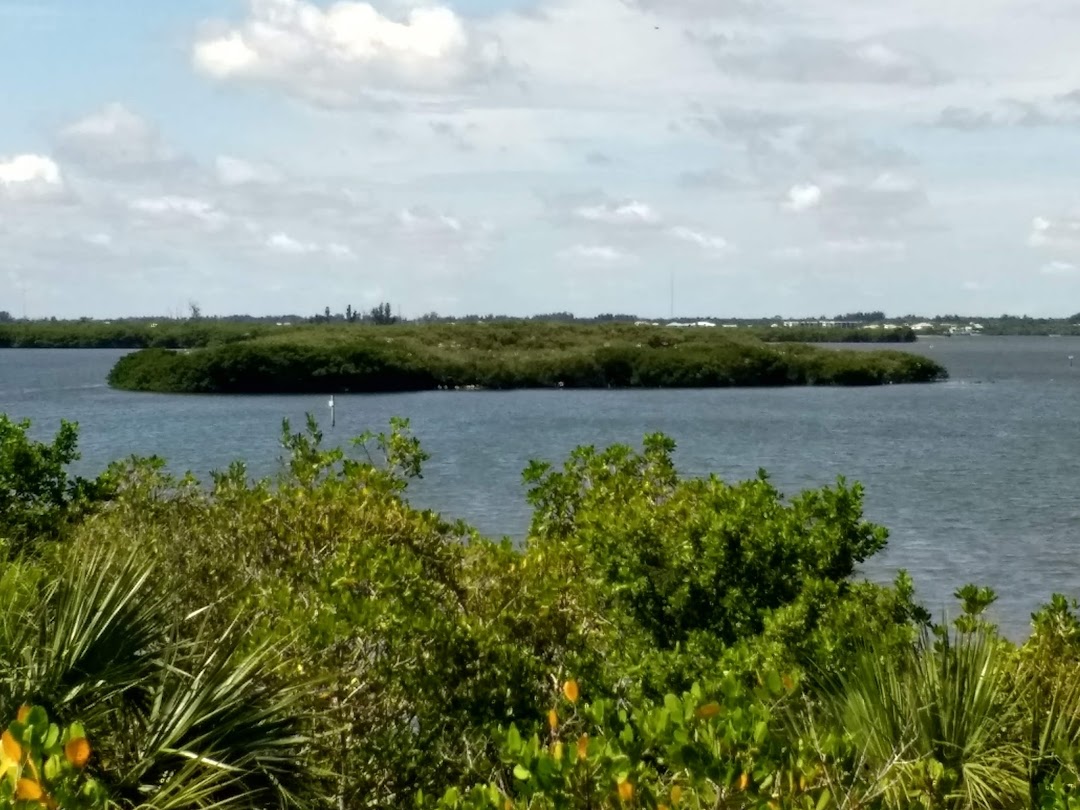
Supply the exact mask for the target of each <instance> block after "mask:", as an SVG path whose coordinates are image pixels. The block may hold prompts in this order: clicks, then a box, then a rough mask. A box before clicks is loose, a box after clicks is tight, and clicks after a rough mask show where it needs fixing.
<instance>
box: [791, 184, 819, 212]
mask: <svg viewBox="0 0 1080 810" xmlns="http://www.w3.org/2000/svg"><path fill="white" fill-rule="evenodd" d="M820 204H821V188H820V187H819V186H816V185H814V184H813V183H804V184H800V185H797V186H792V187H791V188H790V189H788V193H787V197H786V199H785V200H784V208H786V209H787V210H789V211H794V212H796V213H799V212H801V211H809V210H810V209H811V208H816V207H817V206H818V205H820Z"/></svg>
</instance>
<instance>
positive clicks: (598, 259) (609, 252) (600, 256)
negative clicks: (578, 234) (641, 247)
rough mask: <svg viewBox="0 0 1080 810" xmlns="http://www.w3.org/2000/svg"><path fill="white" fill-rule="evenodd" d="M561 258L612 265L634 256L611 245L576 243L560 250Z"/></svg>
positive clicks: (631, 258)
mask: <svg viewBox="0 0 1080 810" xmlns="http://www.w3.org/2000/svg"><path fill="white" fill-rule="evenodd" d="M559 258H560V259H564V260H567V261H572V262H579V263H582V264H592V265H610V264H622V263H624V262H629V261H632V260H633V258H634V257H633V256H632V255H631V254H629V253H625V252H623V251H621V250H619V249H618V248H616V247H612V246H611V245H574V246H573V247H569V248H566V249H565V250H561V251H559Z"/></svg>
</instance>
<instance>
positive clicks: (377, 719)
mask: <svg viewBox="0 0 1080 810" xmlns="http://www.w3.org/2000/svg"><path fill="white" fill-rule="evenodd" d="M29 428H30V426H29V425H28V424H26V423H17V422H14V421H12V420H10V419H8V418H7V417H4V416H0V494H2V495H3V497H4V498H5V500H4V502H3V509H0V540H2V543H0V602H2V605H0V607H2V612H0V617H2V619H0V656H2V660H3V661H4V666H3V667H0V717H2V718H3V720H2V721H0V728H3V729H4V731H3V734H2V736H3V740H2V748H0V752H2V753H0V807H11V808H18V810H40V809H41V808H64V809H65V810H67V809H68V808H77V809H78V810H82V809H84V808H85V810H105V808H122V809H127V808H144V809H145V810H151V808H154V809H155V810H180V808H206V809H207V810H209V808H237V809H238V810H240V809H241V808H242V809H243V810H255V809H256V808H260V809H261V808H287V807H295V808H313V809H314V808H326V809H327V810H331V809H332V810H341V809H342V808H348V809H349V810H352V809H353V808H402V807H414V808H420V809H423V808H430V809H431V810H436V808H439V809H441V810H453V809H455V808H462V809H463V810H464V809H467V810H481V808H483V809H485V810H537V809H539V808H543V809H545V810H548V809H550V810H556V808H575V809H577V808H580V809H581V810H585V809H586V808H611V810H616V809H618V810H626V809H628V808H648V810H661V808H664V809H665V810H672V808H692V809H693V810H703V809H704V808H739V809H740V810H742V809H744V808H745V809H747V810H749V808H754V809H755V810H757V809H758V808H760V809H761V810H764V808H781V809H782V810H788V809H789V808H790V809H791V810H795V809H796V808H798V809H799V810H803V809H805V810H841V809H842V808H865V809H866V810H886V809H887V808H888V809H889V810H892V809H895V810H907V809H908V808H926V809H927V810H938V809H940V810H961V808H963V809H964V810H975V809H976V808H977V809H978V810H997V809H999V808H1032V809H1033V810H1034V808H1046V809H1047V810H1050V808H1054V809H1058V808H1060V810H1066V809H1067V808H1074V807H1076V806H1077V799H1078V796H1080V758H1078V757H1080V676H1078V674H1077V673H1078V672H1080V620H1078V618H1077V605H1076V603H1075V602H1073V601H1070V600H1068V599H1066V598H1065V597H1063V596H1052V597H1051V598H1050V600H1049V602H1048V603H1047V605H1046V607H1044V608H1043V609H1042V610H1040V611H1039V612H1038V613H1037V614H1036V615H1035V616H1034V617H1033V624H1032V633H1031V636H1030V638H1029V639H1028V640H1027V641H1026V642H1024V643H1023V644H1019V645H1018V644H1015V643H1012V642H1010V641H1008V640H1006V639H1004V638H1002V637H1001V636H1000V635H999V634H998V632H997V631H996V629H995V627H994V625H993V623H992V621H991V619H990V613H989V610H990V609H991V606H992V603H993V601H994V598H995V596H994V594H993V593H992V592H991V591H989V590H988V589H986V588H981V587H977V586H976V585H966V586H963V587H961V588H958V590H957V593H956V596H957V599H958V604H957V608H956V611H955V613H954V615H955V618H954V619H953V620H952V621H947V620H945V619H940V620H935V618H934V617H932V616H931V615H930V614H929V613H928V612H927V611H926V610H925V609H923V608H922V607H921V606H920V605H919V604H918V602H917V600H916V597H915V591H914V585H913V583H912V582H911V580H910V579H909V578H908V576H907V575H906V574H904V573H903V572H901V573H899V574H898V575H897V577H896V579H895V581H894V582H893V583H892V584H888V585H886V584H876V583H871V582H868V581H865V580H864V579H862V578H861V577H860V576H859V565H860V564H861V563H862V562H864V561H865V560H867V559H869V558H871V557H873V556H874V555H876V554H879V553H881V551H882V550H883V549H884V548H885V546H886V543H887V532H886V531H885V529H884V528H882V527H880V526H876V525H874V524H872V523H870V522H868V521H867V520H866V519H865V518H864V515H863V508H862V498H863V492H862V489H861V487H860V486H859V485H857V484H849V483H847V482H845V481H843V480H840V481H837V482H836V483H835V484H834V485H832V486H826V487H822V488H820V489H815V490H810V491H807V492H804V493H802V494H799V495H796V496H794V497H786V496H784V495H783V494H782V493H781V492H779V491H778V490H777V489H776V488H775V487H774V486H773V484H772V483H771V482H770V481H769V479H768V477H767V476H766V475H765V474H764V473H762V474H760V475H759V476H758V477H757V478H754V479H752V480H748V481H743V482H734V483H729V482H725V481H722V480H720V479H718V478H716V477H713V476H710V477H705V478H687V477H684V476H680V475H679V474H678V471H677V469H676V466H675V463H674V451H675V443H674V441H673V440H672V439H670V438H669V437H666V436H663V435H650V436H647V437H646V438H645V440H644V442H643V445H642V446H641V447H640V448H632V447H629V446H614V447H610V448H606V449H603V448H591V447H582V448H579V449H578V450H576V451H574V452H573V453H572V454H571V455H570V457H569V458H568V459H567V460H566V461H565V463H563V464H559V465H551V464H548V463H543V462H534V463H533V464H531V465H530V466H529V467H528V469H526V470H525V472H524V478H523V482H524V485H525V489H526V497H527V498H528V500H529V503H530V504H531V506H532V508H533V518H532V522H531V526H530V527H529V530H528V536H527V538H526V539H525V540H524V542H521V543H516V544H515V543H511V542H509V541H500V540H495V539H488V538H484V537H482V536H480V535H479V534H478V533H477V532H476V531H474V530H473V529H471V528H470V527H469V526H468V525H466V524H465V523H463V522H461V521H454V520H451V519H449V518H447V517H443V516H441V515H438V514H434V513H432V512H428V511H422V510H419V509H416V508H414V507H413V506H411V505H410V503H409V500H408V486H409V483H410V482H411V481H412V480H414V479H415V478H416V477H417V476H419V475H421V473H422V471H423V465H424V462H425V460H426V455H425V453H424V451H423V449H422V447H421V445H420V443H419V441H418V439H417V438H416V437H415V436H413V435H412V434H411V433H410V431H409V428H408V424H407V423H406V422H404V421H400V420H395V421H394V422H393V423H392V424H391V426H390V429H389V431H387V432H385V433H381V434H376V435H372V434H368V435H364V436H360V437H358V438H357V439H356V440H355V441H354V442H353V443H351V444H350V445H349V446H348V447H347V448H338V447H328V446H327V445H326V444H325V442H324V437H323V436H322V434H321V433H320V429H319V426H318V425H317V424H316V423H315V421H314V420H311V419H309V421H308V424H307V425H306V427H305V428H303V429H301V430H299V431H295V430H294V429H293V427H292V426H290V425H289V424H288V423H285V424H284V425H283V427H282V434H281V447H282V458H281V467H280V472H279V474H278V475H277V476H276V477H274V478H273V479H267V480H252V479H251V478H250V477H249V476H248V475H247V472H246V469H245V467H244V465H243V463H242V462H239V461H238V462H237V463H235V464H234V465H232V466H231V467H230V468H228V469H226V470H223V471H221V472H219V473H216V474H214V475H213V476H212V477H211V479H210V480H209V481H205V482H200V481H197V480H195V479H194V478H193V477H191V476H190V475H189V476H183V477H177V476H175V475H173V474H170V473H169V471H168V470H167V468H166V467H165V465H164V462H163V461H162V460H160V459H156V458H149V459H138V458H134V459H128V460H126V461H122V462H118V463H116V464H114V465H113V466H111V467H110V468H109V469H108V470H106V471H105V472H103V473H101V474H100V475H99V476H97V477H96V478H93V479H86V478H78V477H74V476H72V475H71V474H70V472H69V464H70V462H72V461H73V460H74V459H75V457H76V455H77V445H76V443H75V441H76V438H77V430H76V427H75V426H74V425H71V424H65V425H63V426H62V427H61V430H60V432H59V434H58V435H57V436H56V437H55V439H54V440H51V441H44V442H42V441H37V440H35V439H33V438H31V436H30V434H29Z"/></svg>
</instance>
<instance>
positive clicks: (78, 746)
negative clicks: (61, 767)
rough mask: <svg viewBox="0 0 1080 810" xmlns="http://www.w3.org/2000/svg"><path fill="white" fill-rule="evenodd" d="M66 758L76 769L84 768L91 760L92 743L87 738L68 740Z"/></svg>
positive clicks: (65, 748)
mask: <svg viewBox="0 0 1080 810" xmlns="http://www.w3.org/2000/svg"><path fill="white" fill-rule="evenodd" d="M64 756H65V757H67V761H68V762H70V763H71V764H72V765H74V766H75V767H76V768H84V767H86V763H87V761H88V760H89V759H90V743H89V742H88V741H87V739H86V737H75V738H74V739H71V740H68V742H67V745H65V746H64Z"/></svg>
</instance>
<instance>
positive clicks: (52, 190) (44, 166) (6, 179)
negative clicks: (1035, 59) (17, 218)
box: [0, 154, 66, 201]
mask: <svg viewBox="0 0 1080 810" xmlns="http://www.w3.org/2000/svg"><path fill="white" fill-rule="evenodd" d="M65 192H66V186H65V182H64V175H63V172H61V170H60V166H59V164H58V163H57V162H56V161H55V160H53V159H52V158H50V157H47V156H46V155H35V154H25V155H15V156H13V157H9V158H3V157H0V196H3V197H7V198H9V199H12V200H19V201H46V200H56V199H62V198H63V197H64V196H65Z"/></svg>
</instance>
